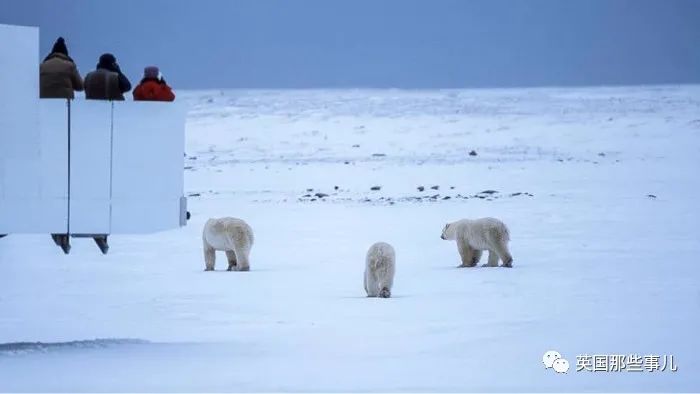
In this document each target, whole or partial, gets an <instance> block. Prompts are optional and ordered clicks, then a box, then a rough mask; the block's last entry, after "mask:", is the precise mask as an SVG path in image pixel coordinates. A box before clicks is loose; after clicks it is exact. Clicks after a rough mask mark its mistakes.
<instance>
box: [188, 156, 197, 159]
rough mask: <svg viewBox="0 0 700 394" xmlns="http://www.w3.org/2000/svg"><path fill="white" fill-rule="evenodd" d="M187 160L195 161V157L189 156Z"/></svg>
mask: <svg viewBox="0 0 700 394" xmlns="http://www.w3.org/2000/svg"><path fill="white" fill-rule="evenodd" d="M189 160H197V156H190V157H189Z"/></svg>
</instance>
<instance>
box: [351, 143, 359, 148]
mask: <svg viewBox="0 0 700 394" xmlns="http://www.w3.org/2000/svg"><path fill="white" fill-rule="evenodd" d="M352 147H353V148H359V147H360V145H359V144H355V145H353V146H352Z"/></svg>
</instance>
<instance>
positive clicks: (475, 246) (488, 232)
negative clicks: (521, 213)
mask: <svg viewBox="0 0 700 394" xmlns="http://www.w3.org/2000/svg"><path fill="white" fill-rule="evenodd" d="M441 238H442V239H445V240H456V241H457V249H458V250H459V255H460V256H461V257H462V265H461V267H474V266H475V265H476V264H477V263H478V262H479V259H481V253H482V251H484V250H488V251H489V262H488V264H484V265H485V266H489V267H498V260H499V259H500V260H501V261H503V267H512V266H513V257H512V256H511V255H510V252H509V251H508V241H510V232H509V231H508V227H506V225H505V224H503V222H501V221H500V220H498V219H494V218H481V219H475V220H470V219H462V220H458V221H456V222H453V223H448V224H446V225H445V227H444V228H443V229H442V236H441Z"/></svg>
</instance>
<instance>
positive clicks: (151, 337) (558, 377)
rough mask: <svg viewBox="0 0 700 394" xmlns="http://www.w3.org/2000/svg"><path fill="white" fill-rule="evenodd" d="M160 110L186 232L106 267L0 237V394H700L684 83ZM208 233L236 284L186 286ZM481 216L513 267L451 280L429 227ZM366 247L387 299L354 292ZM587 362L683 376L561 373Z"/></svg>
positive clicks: (358, 95) (119, 249) (689, 104)
mask: <svg viewBox="0 0 700 394" xmlns="http://www.w3.org/2000/svg"><path fill="white" fill-rule="evenodd" d="M178 99H181V100H187V101H188V102H189V103H190V104H191V111H190V114H189V117H188V123H187V145H186V146H187V157H186V158H185V183H186V194H187V195H188V196H189V209H190V211H191V212H192V219H191V220H190V222H189V224H188V226H187V227H184V228H182V229H178V230H173V231H168V232H163V233H158V234H152V235H147V236H117V235H115V236H112V237H111V238H110V244H111V250H110V252H109V254H108V255H106V256H102V255H100V253H99V250H98V249H97V247H95V246H94V244H92V242H91V241H89V240H80V239H77V240H74V241H73V249H72V252H71V254H70V255H69V256H64V255H63V254H62V253H61V251H60V250H59V249H58V248H57V247H56V246H55V245H53V243H52V242H51V240H50V238H49V237H48V235H10V236H8V237H6V238H3V239H0V391H69V392H75V391H136V390H138V391H365V392H366V391H698V390H700V374H699V373H698V371H699V370H700V341H699V340H698V335H697V332H698V327H700V289H699V283H700V264H699V263H698V261H697V256H698V255H699V253H700V237H699V236H698V227H697V224H698V223H700V210H698V209H697V202H698V199H699V198H700V178H699V177H698V169H700V87H699V86H683V87H636V88H586V89H520V90H464V91H461V90H446V91H400V90H337V91H207V92H186V93H185V92H181V93H180V95H179V98H178ZM154 149H157V147H154ZM471 151H474V153H475V155H473V154H472V155H470V152H471ZM154 181H157V180H154ZM376 186H379V187H380V189H379V190H371V189H372V188H373V187H376ZM419 186H422V187H423V188H424V190H423V191H419V190H418V187H419ZM433 186H437V188H436V189H433V188H432V187H433ZM375 189H376V188H375ZM494 191H495V192H494ZM483 192H486V193H483ZM316 193H322V194H321V195H320V196H317V195H316ZM325 195H327V196H325ZM448 197H449V198H448ZM211 216H237V217H241V218H244V219H245V220H246V221H248V222H249V223H250V224H251V225H252V227H253V229H254V231H255V236H256V243H255V246H254V247H253V251H252V254H251V264H252V270H251V271H250V272H240V273H239V272H225V271H223V269H225V267H226V264H225V257H224V256H223V254H219V256H218V266H217V268H218V270H217V272H213V273H212V272H203V268H204V261H203V257H202V251H201V228H202V225H203V224H204V222H205V221H206V219H207V218H209V217H211ZM481 216H495V217H498V218H500V219H502V220H503V221H504V222H505V223H507V224H508V225H509V227H510V231H511V234H512V242H511V251H512V254H513V256H514V258H515V261H514V268H512V269H506V268H481V267H479V268H456V266H457V265H458V264H459V257H458V254H457V249H456V246H455V244H454V243H453V242H448V241H443V240H441V239H440V232H441V229H442V226H443V225H444V223H445V222H448V221H453V220H456V219H460V218H464V217H472V218H475V217H481ZM375 241H386V242H389V243H391V244H393V245H394V247H395V249H396V253H397V272H396V280H395V287H394V290H393V295H394V296H393V297H392V298H391V299H370V298H366V297H365V294H364V290H363V287H362V272H363V269H364V256H365V253H366V250H367V248H368V247H369V246H370V245H371V244H372V243H373V242H375ZM484 262H485V258H484ZM95 339H98V340H95ZM39 341H40V342H43V343H44V345H37V344H22V343H20V342H39ZM74 341H77V342H74ZM547 350H558V351H559V352H560V353H561V354H562V356H563V357H564V358H567V359H568V360H569V362H570V363H571V369H570V370H569V372H568V374H565V375H564V374H556V373H554V372H553V371H552V370H545V368H544V367H543V365H542V363H541V358H542V354H543V353H544V352H545V351H547ZM583 354H588V355H595V354H598V355H609V354H624V355H629V354H640V355H673V356H674V361H675V363H676V364H677V366H678V371H677V372H669V371H666V372H643V373H634V372H611V373H605V372H576V371H575V370H576V356H577V355H583Z"/></svg>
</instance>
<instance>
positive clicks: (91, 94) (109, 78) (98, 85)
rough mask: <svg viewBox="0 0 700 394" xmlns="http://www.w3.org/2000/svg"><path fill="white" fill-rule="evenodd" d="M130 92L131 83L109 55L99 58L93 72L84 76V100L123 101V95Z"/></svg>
mask: <svg viewBox="0 0 700 394" xmlns="http://www.w3.org/2000/svg"><path fill="white" fill-rule="evenodd" d="M129 90H131V82H129V79H128V78H127V77H126V75H124V74H123V73H122V71H121V69H120V68H119V64H117V59H116V58H115V57H114V55H112V54H111V53H105V54H103V55H102V56H100V61H99V63H97V67H96V69H95V71H92V72H90V73H88V75H86V76H85V98H87V99H92V100H124V93H126V92H128V91H129Z"/></svg>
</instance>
